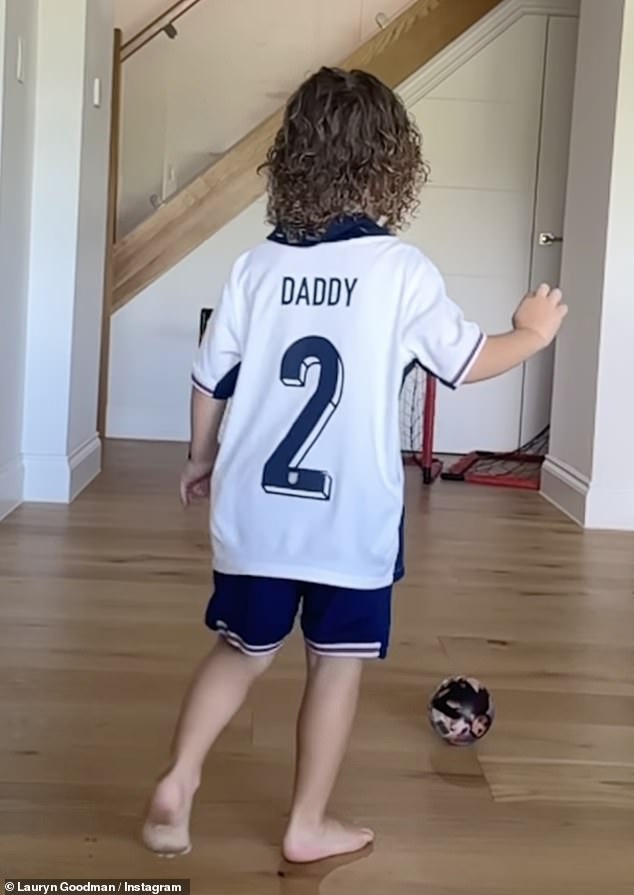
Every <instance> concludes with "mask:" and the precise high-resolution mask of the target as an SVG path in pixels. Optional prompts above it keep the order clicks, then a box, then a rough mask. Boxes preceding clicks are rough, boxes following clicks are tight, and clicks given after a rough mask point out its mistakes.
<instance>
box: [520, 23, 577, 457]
mask: <svg viewBox="0 0 634 895" xmlns="http://www.w3.org/2000/svg"><path fill="white" fill-rule="evenodd" d="M577 25H578V22H577V20H576V19H570V18H557V17H553V18H551V19H550V20H549V22H548V31H547V36H546V69H545V77H544V98H543V104H542V127H541V140H540V152H539V163H538V177H537V192H536V201H535V227H534V238H533V246H532V263H531V284H532V285H537V284H539V283H542V282H543V283H550V284H551V285H556V284H558V283H559V274H560V268H561V241H560V240H562V239H563V223H564V206H565V202H566V179H567V176H568V155H569V148H570V120H571V115H572V99H573V94H574V80H575V61H576V54H577V30H578V29H577ZM551 237H552V239H551ZM553 362H554V349H550V350H549V351H547V352H544V353H543V354H541V355H539V356H538V357H536V358H533V360H531V361H530V362H529V363H528V364H526V366H525V369H524V388H523V395H522V420H521V430H520V443H521V444H525V443H526V442H527V441H529V440H530V439H531V438H534V437H535V435H537V434H538V433H539V432H541V431H542V430H543V429H545V428H546V426H548V424H549V422H550V405H551V396H552V383H553Z"/></svg>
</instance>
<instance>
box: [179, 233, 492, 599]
mask: <svg viewBox="0 0 634 895" xmlns="http://www.w3.org/2000/svg"><path fill="white" fill-rule="evenodd" d="M484 339H485V337H484V335H483V334H482V332H481V330H480V328H479V327H478V326H477V325H476V324H474V323H469V322H467V321H466V320H465V319H464V317H463V314H462V312H461V311H460V309H459V308H458V307H457V306H456V305H455V304H454V303H453V302H452V301H451V300H450V299H449V298H448V297H447V294H446V291H445V286H444V283H443V279H442V277H441V276H440V274H439V272H438V270H437V269H436V268H435V267H434V265H433V264H432V263H431V262H430V261H429V260H428V259H427V258H426V257H425V256H424V255H423V254H422V253H421V252H420V251H419V250H418V249H416V248H414V247H413V246H410V245H407V244H406V243H404V242H402V241H401V240H400V239H398V238H396V237H394V236H391V235H389V234H388V233H387V232H386V231H385V230H383V229H382V228H380V227H379V226H377V225H376V224H374V223H373V222H372V221H369V220H366V219H353V220H348V221H343V222H339V223H338V224H337V225H335V226H334V227H332V228H331V229H330V230H329V232H328V234H327V235H326V237H325V238H324V239H322V240H321V241H319V242H312V243H308V244H302V245H290V244H288V243H285V241H284V239H283V237H282V236H281V235H280V234H278V233H275V234H273V235H272V236H271V237H270V239H269V240H267V241H266V242H265V243H263V244H262V245H259V246H258V247H256V248H255V249H253V250H252V251H250V252H248V253H247V254H245V255H243V256H242V257H241V258H239V260H238V261H237V262H236V264H235V266H234V268H233V270H232V272H231V275H230V277H229V281H228V282H227V284H226V286H225V289H224V291H223V294H222V297H221V300H220V303H219V305H218V307H217V308H216V310H215V311H214V314H213V316H212V318H211V320H210V322H209V324H208V326H207V330H206V333H205V336H204V338H203V341H202V343H201V347H200V349H199V353H198V357H197V360H196V362H195V365H194V372H193V383H194V386H195V387H196V388H197V389H199V390H200V391H202V392H203V393H205V394H208V395H211V396H213V397H216V398H221V399H222V398H229V397H231V401H230V403H229V404H228V406H227V412H226V417H225V420H224V428H223V435H222V439H221V444H220V449H219V453H218V458H217V461H216V465H215V467H214V472H213V477H212V507H211V535H212V546H213V554H214V567H215V569H216V570H217V571H219V572H224V573H227V574H237V575H258V576H265V577H274V578H290V579H294V580H298V581H310V582H317V583H323V584H330V585H336V586H340V587H350V588H359V589H375V588H380V587H384V586H386V585H388V584H390V583H392V581H393V580H394V574H395V564H396V560H397V556H398V553H399V527H400V522H401V518H402V513H403V463H402V459H401V453H400V443H399V393H400V390H401V386H402V382H403V372H404V370H405V369H406V368H407V367H408V365H409V364H411V362H412V361H418V362H419V363H420V364H421V365H422V366H423V367H425V368H426V369H427V370H429V371H431V372H432V373H434V374H435V375H436V376H437V377H438V378H439V379H441V380H442V381H444V382H445V383H446V384H448V385H450V386H452V387H455V386H457V385H459V384H460V383H461V382H462V381H463V379H464V378H465V376H466V375H467V373H468V372H469V369H470V368H471V366H472V364H473V363H474V361H475V359H476V358H477V356H478V353H479V351H480V350H481V348H482V346H483V344H484Z"/></svg>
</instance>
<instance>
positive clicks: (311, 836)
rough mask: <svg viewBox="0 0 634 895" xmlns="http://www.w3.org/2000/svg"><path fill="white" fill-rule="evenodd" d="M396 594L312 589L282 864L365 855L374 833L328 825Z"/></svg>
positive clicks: (306, 610)
mask: <svg viewBox="0 0 634 895" xmlns="http://www.w3.org/2000/svg"><path fill="white" fill-rule="evenodd" d="M390 602H391V588H389V587H386V588H382V589H380V590H376V591H359V590H349V589H345V588H335V587H327V586H323V585H311V586H307V588H306V594H305V597H304V608H303V613H302V627H303V629H304V634H305V636H306V640H307V645H308V651H307V655H308V678H307V682H306V690H305V693H304V700H303V703H302V707H301V710H300V714H299V718H298V722H297V769H296V779H295V792H294V796H293V805H292V808H291V817H290V822H289V826H288V830H287V832H286V837H285V840H284V856H285V857H286V859H287V860H289V861H292V862H308V861H319V860H323V859H324V858H329V857H333V856H335V855H341V854H347V853H348V852H354V851H357V850H359V849H362V848H364V847H365V846H366V845H368V844H369V843H370V842H371V841H372V839H373V834H372V831H371V830H366V829H361V828H358V827H353V826H349V825H345V824H341V823H339V822H337V821H334V820H331V819H329V818H328V817H327V814H326V810H327V805H328V801H329V799H330V795H331V793H332V790H333V788H334V785H335V781H336V778H337V774H338V772H339V768H340V766H341V762H342V761H343V757H344V754H345V751H346V746H347V744H348V739H349V736H350V731H351V729H352V724H353V721H354V716H355V712H356V707H357V700H358V696H359V687H360V684H361V675H362V666H363V662H364V661H365V660H366V659H373V658H380V657H385V654H386V651H387V643H388V639H389V630H390Z"/></svg>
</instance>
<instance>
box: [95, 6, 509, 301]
mask: <svg viewBox="0 0 634 895" xmlns="http://www.w3.org/2000/svg"><path fill="white" fill-rule="evenodd" d="M199 2H201V0H180V2H179V3H175V4H173V6H171V7H170V8H169V10H168V11H167V12H166V13H165V14H164V15H163V16H161V17H159V18H158V19H157V20H156V21H155V22H152V23H150V25H149V26H148V27H147V28H146V29H144V30H143V32H142V33H141V34H140V35H138V36H137V37H136V38H134V39H133V40H132V41H129V42H127V44H124V46H123V48H122V50H121V54H120V59H125V58H128V57H129V55H130V53H131V52H135V48H141V47H143V46H146V45H147V44H148V43H149V42H150V41H151V40H153V38H154V36H156V35H157V34H159V33H161V32H165V33H167V35H168V36H171V35H170V31H169V27H170V25H171V23H172V22H174V21H175V20H176V19H177V18H178V17H180V16H183V15H185V14H186V13H187V12H188V11H189V9H191V8H192V7H193V6H195V5H197V4H198V3H199ZM501 2H503V0H415V2H413V3H412V4H411V5H410V6H409V7H408V8H407V9H406V10H405V11H404V12H403V13H402V14H401V15H400V16H398V17H397V18H395V19H394V20H393V21H392V22H390V23H389V24H387V25H386V26H385V27H384V28H383V29H382V30H380V31H379V32H378V33H377V34H375V35H374V36H373V37H371V38H370V40H368V41H367V42H366V43H364V44H363V45H362V46H361V47H360V48H359V49H358V50H356V51H355V52H354V53H352V54H351V55H350V56H349V57H348V58H347V59H346V60H345V61H344V62H343V63H342V67H344V68H347V69H353V68H360V69H364V70H366V71H369V72H371V73H372V74H374V75H376V76H377V77H378V78H380V79H381V80H383V81H384V82H385V83H387V84H388V85H389V86H390V87H393V88H395V87H398V86H399V85H400V84H402V83H403V82H404V81H406V80H407V78H408V77H410V76H411V75H413V74H414V73H415V72H416V71H417V70H418V69H419V68H421V66H423V65H424V64H425V63H427V62H428V61H429V60H431V59H432V58H433V57H434V56H435V55H436V54H437V53H439V52H440V51H441V50H443V49H444V48H445V47H447V46H448V45H449V44H450V43H451V42H452V41H454V40H455V39H456V38H458V37H459V36H460V35H462V34H463V33H464V32H465V31H466V30H467V29H469V28H470V27H471V26H472V25H474V24H475V23H476V22H478V21H479V20H480V19H481V18H482V17H483V16H485V15H486V14H487V13H489V12H490V11H491V10H492V9H494V8H495V7H496V6H498V5H499V4H500V3H501ZM166 29H167V30H166ZM115 107H117V104H116V103H115ZM282 114H283V110H282V109H280V110H278V111H277V112H276V113H275V114H273V115H271V116H270V117H268V118H266V119H265V120H264V121H262V122H261V123H260V124H259V125H258V126H257V127H255V128H254V129H253V130H251V132H250V133H248V134H247V135H246V136H245V137H243V139H241V140H240V141H239V142H237V143H236V144H235V145H233V146H232V147H231V148H230V149H229V150H228V151H226V152H224V154H222V155H221V156H219V157H217V158H216V159H215V160H213V162H212V163H211V164H210V165H209V167H208V168H207V169H206V170H204V171H203V172H202V173H201V174H199V175H198V176H196V177H195V178H194V179H193V180H192V181H191V182H190V183H189V184H188V185H187V186H185V188H183V189H182V190H180V191H179V192H177V193H176V194H175V195H173V196H172V197H170V198H168V199H167V201H165V202H164V203H163V204H159V207H158V208H157V210H156V211H155V212H154V213H153V214H152V215H151V216H150V217H149V218H147V220H145V221H144V222H143V223H141V224H140V225H139V226H137V227H136V228H135V229H134V230H133V231H132V232H131V233H129V234H127V235H126V236H124V237H123V238H122V239H120V240H118V241H116V242H115V244H114V246H113V248H112V269H111V272H110V278H109V282H108V285H107V294H106V310H107V311H109V312H110V313H114V312H115V311H117V310H119V309H120V308H122V307H123V306H124V305H126V304H127V303H128V302H129V301H131V300H132V299H133V298H134V297H135V296H136V295H138V294H139V293H140V292H142V291H143V290H144V289H145V288H146V287H147V286H149V285H150V284H151V283H153V282H154V281H155V280H156V279H158V278H159V277H160V276H162V275H163V274H164V273H166V272H167V271H168V270H170V269H171V268H172V267H173V266H174V265H176V264H178V262H179V261H181V260H182V259H183V258H185V257H186V256H187V255H188V254H189V253H190V252H192V251H194V250H195V249H196V248H197V247H198V246H200V245H201V244H202V243H204V242H205V241H206V240H207V239H209V238H210V237H211V236H213V234H214V233H216V232H217V231H218V230H220V229H221V228H222V227H223V226H225V225H226V224H227V223H228V222H229V221H231V220H232V219H233V218H234V217H235V216H236V215H238V214H239V213H240V212H242V211H243V210H244V209H246V208H247V207H248V206H249V205H251V204H252V203H253V202H254V201H255V200H256V199H257V198H258V197H259V196H261V195H262V193H263V190H264V180H263V178H262V177H260V176H259V175H258V174H257V168H258V166H259V164H260V163H261V162H262V161H263V160H264V158H265V155H266V151H267V149H268V147H269V146H270V144H271V142H272V140H273V137H274V135H275V133H276V131H277V129H278V128H279V125H280V122H281V118H282ZM115 123H116V122H115ZM116 156H117V153H116V151H114V152H113V162H112V179H113V181H114V183H113V184H112V188H111V196H112V197H113V202H116V176H117V169H118V163H117V159H116Z"/></svg>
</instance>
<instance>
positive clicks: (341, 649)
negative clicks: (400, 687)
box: [306, 639, 381, 659]
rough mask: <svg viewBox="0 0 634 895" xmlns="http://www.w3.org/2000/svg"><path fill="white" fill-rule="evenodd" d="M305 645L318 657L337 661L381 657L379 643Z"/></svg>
mask: <svg viewBox="0 0 634 895" xmlns="http://www.w3.org/2000/svg"><path fill="white" fill-rule="evenodd" d="M306 643H307V644H308V646H309V647H310V649H311V650H312V652H314V653H315V654H316V655H318V656H334V657H336V658H339V659H378V658H379V656H380V655H381V643H380V642H375V643H315V642H314V641H312V640H308V639H307V640H306Z"/></svg>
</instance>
